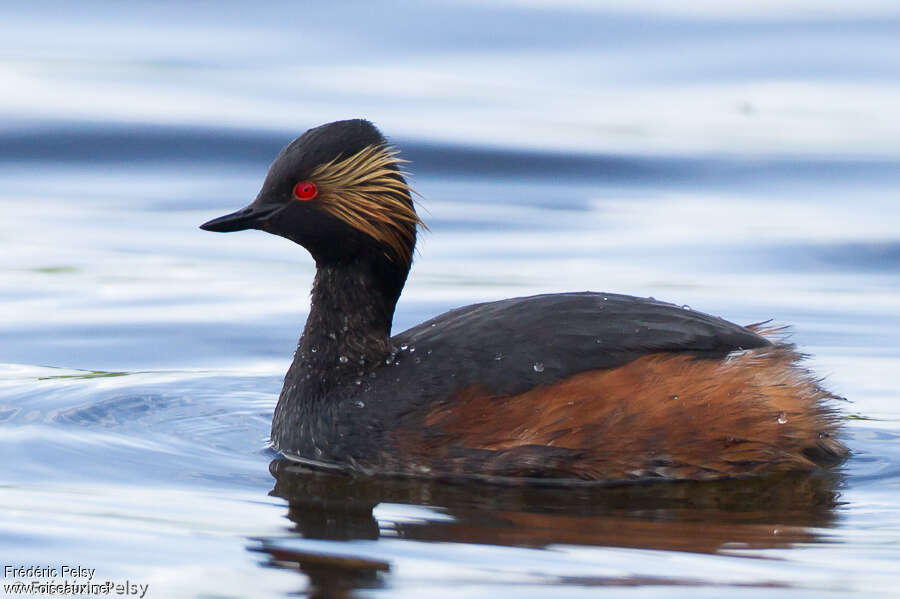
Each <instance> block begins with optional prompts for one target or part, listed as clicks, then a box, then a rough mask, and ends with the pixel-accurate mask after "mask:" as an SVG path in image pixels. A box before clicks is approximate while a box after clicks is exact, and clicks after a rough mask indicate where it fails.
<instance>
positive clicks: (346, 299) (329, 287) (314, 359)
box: [294, 257, 408, 396]
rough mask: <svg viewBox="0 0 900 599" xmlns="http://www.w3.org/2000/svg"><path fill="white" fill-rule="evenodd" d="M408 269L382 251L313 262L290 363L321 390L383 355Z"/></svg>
mask: <svg viewBox="0 0 900 599" xmlns="http://www.w3.org/2000/svg"><path fill="white" fill-rule="evenodd" d="M407 273H408V269H407V268H404V267H399V266H398V265H396V264H394V263H393V262H389V261H387V260H385V259H384V258H383V257H377V258H376V259H374V260H366V259H359V258H357V259H354V260H352V261H345V262H339V263H330V264H321V263H320V264H318V265H317V269H316V279H315V282H314V283H313V288H312V306H311V308H310V312H309V317H308V318H307V320H306V327H305V328H304V330H303V336H302V337H301V338H300V344H299V346H298V348H297V355H296V356H295V358H294V362H295V363H294V367H295V369H296V368H298V367H299V368H300V371H301V372H303V373H304V374H303V376H304V377H306V375H311V376H310V377H309V379H306V380H309V381H315V383H313V385H314V386H317V387H319V390H320V391H321V392H325V391H327V390H328V389H329V388H331V387H332V386H334V385H336V384H340V383H343V382H347V380H348V379H352V378H358V377H360V376H363V375H364V374H365V373H367V372H368V371H370V370H371V368H372V367H373V366H374V365H375V364H376V363H379V362H380V361H382V360H383V359H384V357H385V356H386V355H387V354H388V353H389V352H390V347H389V345H390V335H391V322H392V320H393V317H394V307H395V306H396V303H397V299H398V298H399V296H400V291H401V290H402V289H403V284H404V282H405V281H406V275H407ZM298 362H300V363H299V364H298ZM307 391H308V392H307V394H306V395H307V396H309V395H313V396H315V395H320V393H316V392H315V390H314V389H310V388H308V389H307ZM309 391H313V392H312V393H309Z"/></svg>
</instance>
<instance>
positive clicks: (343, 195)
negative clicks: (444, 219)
mask: <svg viewBox="0 0 900 599" xmlns="http://www.w3.org/2000/svg"><path fill="white" fill-rule="evenodd" d="M398 154H399V151H398V150H396V149H395V148H392V147H390V146H387V145H383V144H380V145H372V146H367V147H366V148H364V149H363V150H361V151H359V152H357V153H356V154H353V155H352V156H349V157H347V158H342V159H337V158H335V159H334V160H332V161H330V162H326V163H325V164H322V165H320V166H318V167H316V169H315V170H314V171H313V173H312V175H311V176H310V179H312V180H313V181H315V183H316V185H318V187H319V198H318V200H319V202H320V204H321V206H322V209H323V210H325V211H326V212H328V213H329V214H331V215H332V216H335V217H337V218H339V219H340V220H342V221H344V222H345V223H347V224H348V225H350V226H351V227H353V228H355V229H356V230H358V231H361V232H363V233H365V234H366V235H369V236H370V237H372V238H373V239H376V240H378V241H380V242H382V243H384V244H385V245H387V246H388V247H389V248H391V250H393V254H395V255H396V256H398V257H399V258H400V259H401V260H403V261H404V262H405V263H406V264H409V263H410V261H411V260H412V249H413V246H414V244H415V240H416V226H417V225H421V226H422V227H424V228H426V229H427V228H428V227H426V226H425V223H424V222H422V219H420V218H419V215H418V214H416V211H415V209H414V208H413V204H412V195H413V194H416V192H415V191H414V190H413V189H412V188H411V187H410V186H409V185H408V184H407V183H406V180H405V179H404V178H403V173H402V172H401V171H400V170H399V169H398V168H397V167H398V165H399V164H402V163H404V162H406V161H405V160H403V159H402V158H398V157H397V155H398ZM416 195H418V194H416ZM385 255H386V256H387V257H388V258H389V259H393V258H394V256H393V255H392V253H391V252H385Z"/></svg>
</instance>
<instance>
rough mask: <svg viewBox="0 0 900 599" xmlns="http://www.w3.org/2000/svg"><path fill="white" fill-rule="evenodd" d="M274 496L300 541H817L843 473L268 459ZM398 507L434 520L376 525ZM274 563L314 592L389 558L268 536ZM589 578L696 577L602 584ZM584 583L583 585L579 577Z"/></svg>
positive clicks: (681, 544)
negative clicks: (438, 469)
mask: <svg viewBox="0 0 900 599" xmlns="http://www.w3.org/2000/svg"><path fill="white" fill-rule="evenodd" d="M269 469H270V472H271V474H272V475H273V476H274V477H275V480H276V482H275V488H274V489H273V490H272V492H271V493H270V494H271V495H275V496H278V497H282V498H284V499H286V500H287V501H288V503H289V509H288V518H289V519H290V520H291V521H292V522H293V523H294V525H295V530H296V531H297V533H299V535H300V536H301V537H302V538H304V539H325V540H337V541H350V540H377V539H379V538H380V537H381V536H391V537H401V538H404V539H411V540H416V541H433V542H445V543H471V544H484V545H500V546H515V547H530V548H542V547H546V546H549V545H556V544H566V545H582V546H607V547H629V548H635V549H662V550H676V551H689V552H698V553H729V552H733V551H738V550H747V549H768V548H789V547H791V546H792V545H794V544H796V543H810V542H814V541H817V540H818V535H817V533H816V532H814V530H812V529H813V528H822V527H828V526H830V525H831V524H832V523H833V521H834V519H835V513H834V510H835V507H836V506H837V505H838V498H839V494H838V492H837V489H838V488H839V487H840V486H841V476H840V475H839V474H820V475H793V474H785V475H778V476H772V477H768V478H761V479H759V478H758V479H748V480H732V481H717V482H703V483H695V482H684V483H655V484H646V485H625V486H612V487H604V486H589V485H579V486H567V487H559V486H556V487H552V486H526V485H522V486H512V485H510V486H498V485H491V484H485V483H459V482H452V483H451V482H442V481H434V480H413V479H378V478H368V477H356V476H350V475H344V474H333V473H326V472H318V471H313V470H310V469H308V468H306V467H303V466H300V465H297V464H295V463H292V462H290V461H287V460H282V459H276V460H274V461H273V462H272V463H271V464H270V467H269ZM385 503H394V504H405V505H411V506H428V507H431V508H434V511H433V512H431V514H432V516H431V517H429V516H427V515H426V516H425V517H417V518H412V519H403V521H399V522H379V520H378V519H377V518H376V516H375V514H374V513H373V509H374V508H375V507H376V506H378V505H379V504H385ZM261 551H264V552H266V553H268V554H269V555H270V556H271V557H270V565H274V566H278V567H287V568H296V569H299V570H300V571H301V572H303V573H304V574H306V575H307V576H308V577H309V581H310V591H311V592H312V593H313V594H314V595H316V594H320V595H321V596H334V595H344V594H347V593H349V591H351V590H352V589H353V588H372V587H377V586H381V585H382V584H383V580H382V576H383V573H385V572H388V571H389V570H390V564H389V563H386V562H382V561H376V560H367V559H365V558H359V557H349V558H348V557H341V556H330V555H323V554H319V553H316V552H314V551H312V552H304V551H296V550H294V549H286V548H284V547H283V546H277V544H276V543H275V542H274V541H272V542H269V541H263V543H262V545H261ZM592 582H593V584H690V581H672V580H654V579H648V580H634V579H629V580H603V581H592ZM584 583H585V581H584V580H580V581H579V584H584Z"/></svg>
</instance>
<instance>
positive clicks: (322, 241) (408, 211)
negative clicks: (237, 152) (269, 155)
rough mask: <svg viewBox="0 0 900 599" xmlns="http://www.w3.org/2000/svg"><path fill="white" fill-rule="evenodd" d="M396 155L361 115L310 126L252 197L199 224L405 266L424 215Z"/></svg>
mask: <svg viewBox="0 0 900 599" xmlns="http://www.w3.org/2000/svg"><path fill="white" fill-rule="evenodd" d="M396 155H397V152H396V150H394V149H392V148H391V147H390V146H389V145H388V143H387V141H386V140H385V139H384V137H383V136H382V135H381V133H380V132H379V131H378V129H376V128H375V126H374V125H372V123H370V122H369V121H366V120H362V119H354V120H348V121H337V122H334V123H328V124H327V125H321V126H319V127H316V128H314V129H310V130H309V131H307V132H306V133H304V134H303V135H301V136H300V137H298V138H297V139H295V140H294V141H292V142H291V143H290V144H288V145H287V146H286V147H285V148H284V149H283V150H281V152H280V153H279V154H278V156H277V157H276V158H275V162H273V163H272V166H271V167H270V168H269V173H268V175H266V180H265V182H264V183H263V186H262V189H260V191H259V194H258V195H257V196H256V199H255V200H254V201H253V203H251V204H250V205H249V206H247V207H246V208H244V209H242V210H238V211H237V212H233V213H231V214H227V215H225V216H222V217H219V218H216V219H213V220H211V221H209V222H207V223H204V224H203V225H201V226H200V228H201V229H205V230H207V231H219V232H223V233H225V232H229V231H241V230H244V229H261V230H264V231H268V232H269V233H274V234H275V235H280V236H282V237H286V238H287V239H290V240H292V241H294V242H296V243H299V244H300V245H302V246H303V247H305V248H306V249H307V250H309V252H310V253H311V254H312V256H313V258H315V260H316V262H317V263H334V262H342V261H346V260H353V259H356V258H359V257H360V256H364V257H368V256H383V257H385V258H386V259H388V260H390V261H392V262H395V263H397V264H402V265H403V266H405V267H408V266H409V263H410V261H411V259H412V251H413V248H414V246H415V243H416V225H418V224H420V223H421V221H420V220H419V217H418V216H417V215H416V212H415V209H414V208H413V202H412V198H411V195H410V193H411V190H410V188H409V187H408V185H407V184H406V180H405V179H404V178H403V176H402V175H401V174H400V171H399V169H398V164H399V163H400V162H402V161H401V160H400V159H398V158H397V156H396Z"/></svg>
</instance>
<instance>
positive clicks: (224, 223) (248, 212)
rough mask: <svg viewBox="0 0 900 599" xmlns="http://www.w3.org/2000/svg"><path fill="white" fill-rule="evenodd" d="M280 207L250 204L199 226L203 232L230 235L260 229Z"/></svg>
mask: <svg viewBox="0 0 900 599" xmlns="http://www.w3.org/2000/svg"><path fill="white" fill-rule="evenodd" d="M281 208H282V206H279V205H273V204H269V205H261V206H257V205H255V203H254V204H250V205H249V206H247V207H246V208H242V209H241V210H238V211H237V212H232V213H231V214H226V215H225V216H220V217H219V218H214V219H212V220H211V221H208V222H205V223H203V224H202V225H200V228H201V229H203V230H204V231H216V232H217V233H230V232H231V231H243V230H245V229H260V228H262V225H263V223H264V222H265V220H266V219H267V218H269V217H270V216H272V215H273V214H275V213H276V212H278V210H279V209H281Z"/></svg>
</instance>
